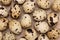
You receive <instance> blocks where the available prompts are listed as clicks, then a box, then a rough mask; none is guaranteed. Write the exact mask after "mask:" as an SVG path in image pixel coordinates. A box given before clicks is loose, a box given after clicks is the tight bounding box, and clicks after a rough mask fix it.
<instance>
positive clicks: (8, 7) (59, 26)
mask: <svg viewBox="0 0 60 40" xmlns="http://www.w3.org/2000/svg"><path fill="white" fill-rule="evenodd" d="M12 1H13V0H12ZM26 1H28V0H26ZM50 1H51V0H50ZM53 1H54V0H52V2H53ZM34 2H35V4H36V0H34ZM14 4H15V2H14V1H13V2H12V3H11V5H10V6H5V7H6V8H7V11H8V12H9V10H10V8H11V7H12V6H13V5H14ZM0 5H2V4H1V2H0ZM35 7H36V8H35V9H40V8H39V7H38V5H37V4H36V5H35ZM20 8H21V15H20V17H19V19H17V20H18V21H20V19H21V16H22V15H23V14H24V13H25V12H23V11H24V10H23V8H22V5H20ZM45 11H47V13H49V12H51V11H53V10H52V9H48V10H45ZM56 13H58V14H59V22H58V24H57V26H56V28H58V29H60V12H56ZM30 16H31V17H32V14H30ZM7 18H8V19H9V20H11V19H13V18H11V16H10V12H9V17H7ZM32 19H33V18H32ZM33 24H34V21H33V20H32V26H31V27H34V26H33ZM24 30H25V29H23V31H24ZM5 31H10V30H9V29H7V30H5ZM5 31H3V34H4V32H5ZM23 31H22V33H21V34H19V35H16V39H17V40H19V38H20V37H22V36H24V35H23V34H24V32H23ZM56 40H60V37H59V38H58V39H56Z"/></svg>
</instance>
